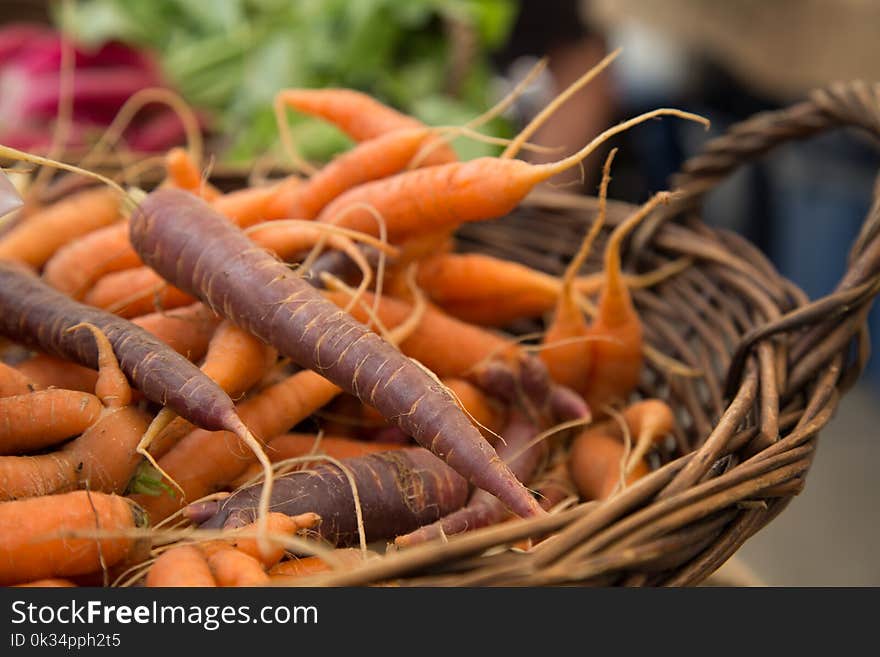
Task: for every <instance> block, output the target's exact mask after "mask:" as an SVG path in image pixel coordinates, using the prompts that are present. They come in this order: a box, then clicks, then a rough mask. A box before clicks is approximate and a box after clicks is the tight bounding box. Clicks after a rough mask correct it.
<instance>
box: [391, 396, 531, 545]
mask: <svg viewBox="0 0 880 657" xmlns="http://www.w3.org/2000/svg"><path fill="white" fill-rule="evenodd" d="M537 433H538V431H537V429H536V428H535V425H534V424H532V423H531V421H530V420H528V419H527V418H526V416H525V415H524V414H522V413H520V412H518V411H513V412H511V417H510V421H509V422H508V424H507V427H506V428H505V429H504V431H503V432H502V433H501V437H502V438H503V439H504V443H503V444H502V445H501V446H500V447H499V448H498V455H499V456H500V457H501V458H502V459H504V461H505V462H506V463H508V464H509V465H510V468H511V470H512V471H513V473H514V474H515V475H516V476H517V478H519V480H520V481H522V482H528V481H529V480H530V479H531V478H532V477H533V476H534V474H535V470H537V468H538V465H539V464H540V462H541V459H542V458H543V456H544V454H545V452H546V446H547V444H546V443H544V442H541V443H538V444H536V445H532V446H531V447H527V446H528V444H529V441H530V440H532V439H533V438H534V437H535V436H536V435H537ZM506 516H507V509H505V508H504V506H503V505H502V504H501V503H500V502H499V501H498V500H497V499H496V498H494V497H492V496H491V495H488V494H487V493H486V492H485V491H482V490H476V491H474V494H473V495H472V496H471V499H470V500H469V501H468V503H467V506H465V507H463V508H461V509H459V510H457V511H454V512H453V513H451V514H449V515H447V516H444V517H443V518H441V519H440V520H438V521H437V522H434V523H432V524H430V525H425V526H423V527H420V528H419V529H416V530H415V531H413V532H411V533H409V534H404V535H402V536H398V537H397V538H396V539H395V541H394V542H395V544H397V545H398V546H400V547H408V546H411V545H418V544H419V543H424V542H426V541H430V540H434V539H437V538H441V537H442V536H453V535H455V534H460V533H462V532H466V531H470V530H473V529H478V528H480V527H488V526H489V525H494V524H496V523H498V522H501V521H502V520H503V519H504V518H505V517H506Z"/></svg>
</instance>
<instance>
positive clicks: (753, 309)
mask: <svg viewBox="0 0 880 657" xmlns="http://www.w3.org/2000/svg"><path fill="white" fill-rule="evenodd" d="M844 126H855V127H859V128H862V129H864V130H867V131H868V132H869V133H870V134H871V135H873V136H875V137H876V136H880V85H873V86H871V85H867V84H864V83H852V84H841V85H837V86H833V87H831V88H828V89H825V90H821V91H817V92H815V93H813V94H812V95H811V96H810V98H809V100H807V101H805V102H803V103H800V104H798V105H795V106H793V107H791V108H789V109H786V110H782V111H778V112H771V113H765V114H760V115H758V116H755V117H753V118H752V119H750V120H747V121H745V122H743V123H740V124H738V125H735V126H733V127H732V128H731V129H730V131H729V132H728V133H727V134H726V135H725V136H722V137H720V138H718V139H715V140H714V141H712V142H710V143H709V144H708V145H707V147H706V148H705V150H704V152H703V153H702V154H700V155H698V156H697V157H695V158H693V159H692V160H690V161H689V162H687V163H686V165H685V167H684V170H683V173H681V174H680V175H679V176H678V177H677V179H676V180H675V183H676V186H677V188H678V190H679V191H680V192H681V194H680V195H679V196H678V197H677V200H676V201H675V202H674V203H673V204H671V205H670V206H667V207H666V208H663V209H662V210H661V211H658V212H656V213H655V214H654V215H653V216H651V217H649V218H648V220H647V222H646V223H645V224H643V226H642V227H641V229H640V230H639V231H638V232H637V233H636V234H635V235H634V236H633V237H632V239H631V240H630V243H629V246H628V253H627V256H628V262H629V263H630V266H631V267H633V268H636V269H637V268H638V267H640V266H642V267H655V266H657V265H660V264H663V263H664V262H669V261H671V260H673V259H675V258H679V257H681V256H682V255H688V256H691V257H692V258H693V264H692V265H691V266H690V267H688V269H687V270H685V271H684V272H683V273H681V274H679V275H677V276H675V277H674V278H671V279H669V280H667V281H666V282H664V283H662V284H661V285H659V286H657V287H655V288H653V289H651V290H650V291H639V292H637V293H636V294H635V299H636V304H637V306H638V309H639V312H640V314H641V316H642V318H643V321H644V323H645V325H646V334H647V337H648V340H649V342H650V343H651V344H652V345H653V346H654V347H656V348H658V349H660V350H662V351H663V352H665V353H667V354H669V355H671V356H674V357H675V358H677V359H678V360H680V361H683V362H684V363H686V364H688V365H689V366H691V367H693V368H696V369H699V370H701V371H702V373H703V374H702V376H700V377H684V376H681V375H680V374H675V373H671V372H670V371H669V370H668V369H667V368H663V367H655V366H649V367H647V368H646V372H645V376H644V378H643V382H642V387H641V392H642V393H644V394H646V395H648V394H650V395H651V396H660V397H663V398H665V399H667V400H668V401H669V402H670V403H671V404H672V405H673V407H674V408H675V409H676V412H677V415H678V419H679V430H678V431H677V433H676V436H675V438H676V444H677V455H676V457H675V458H674V460H671V461H669V462H667V463H665V464H664V465H662V466H661V467H659V468H658V469H656V470H655V471H653V472H652V473H651V474H650V475H648V476H647V477H645V478H643V479H641V480H639V481H638V482H637V483H635V484H634V485H632V486H630V487H628V488H626V489H624V490H623V491H621V492H619V493H618V494H616V495H614V496H613V497H611V498H610V499H608V500H606V501H604V502H601V503H595V502H594V503H587V504H581V505H578V506H576V507H574V508H570V509H568V510H565V511H561V512H559V513H555V514H552V515H550V516H548V517H544V518H539V519H534V520H516V521H511V522H508V523H503V524H501V525H497V526H494V527H489V528H486V529H483V530H478V531H474V532H471V533H468V534H464V535H461V536H458V537H453V538H451V539H450V540H449V541H448V542H446V543H440V544H429V545H423V546H419V547H415V548H411V549H407V550H403V551H400V552H392V553H389V554H387V555H386V556H384V557H383V558H381V559H377V560H374V561H371V562H367V563H366V564H364V565H363V566H361V567H359V568H358V569H356V570H352V571H348V572H345V573H338V574H337V573H333V574H330V575H326V576H322V577H319V578H316V579H312V580H310V583H315V584H322V585H360V584H376V583H388V582H393V583H395V584H400V585H417V586H418V585H438V586H474V585H515V586H544V585H570V584H580V585H693V584H697V583H699V582H701V581H702V580H704V579H705V578H706V577H708V576H709V575H710V574H711V573H712V572H713V571H715V570H716V569H717V568H718V567H719V566H720V565H721V564H723V563H724V562H725V561H726V560H727V559H728V558H729V557H730V556H731V555H732V554H733V553H734V552H735V551H736V550H737V548H739V546H740V545H742V544H743V543H744V542H745V541H746V540H747V539H748V538H749V537H750V536H752V535H753V534H754V533H755V532H757V531H758V530H759V529H761V528H762V527H763V526H764V525H766V524H767V523H768V522H770V521H771V520H772V519H773V518H775V517H776V516H777V515H778V514H779V513H780V512H781V511H782V510H783V509H785V507H786V506H787V504H788V503H789V501H790V500H791V498H792V497H793V496H794V495H796V494H798V493H799V492H800V491H801V489H802V488H803V486H804V482H805V478H806V474H807V471H808V470H809V467H810V464H811V462H812V459H813V455H814V453H815V449H816V440H817V434H818V432H819V430H820V429H821V428H822V427H823V426H824V425H825V424H826V423H827V422H828V421H829V420H830V418H831V416H832V415H833V413H834V411H835V409H836V408H837V404H838V402H839V401H840V397H841V395H842V394H843V393H844V392H845V391H846V390H847V389H848V388H849V387H850V386H851V385H852V384H853V383H854V382H855V380H856V378H857V377H858V375H859V373H860V371H861V369H862V367H863V365H864V363H865V360H866V358H867V329H866V324H865V317H866V314H867V311H868V309H869V307H870V304H871V301H872V299H873V296H874V295H875V294H876V293H877V292H878V290H880V187H878V188H877V189H876V190H875V192H878V194H877V199H876V200H875V203H874V205H873V206H872V208H871V211H870V213H869V215H868V217H867V218H866V220H865V223H864V227H863V229H862V231H861V234H860V235H859V237H858V239H857V241H856V243H855V245H854V246H853V248H852V252H851V254H850V257H849V268H848V271H847V273H846V275H845V276H844V277H843V279H842V280H841V282H840V284H839V285H838V287H837V289H836V291H835V292H834V293H832V294H831V295H829V296H827V297H825V298H823V299H820V300H818V301H815V302H812V303H810V302H809V301H808V300H807V298H806V297H805V295H804V293H803V292H801V291H800V290H799V289H798V288H797V287H796V286H795V285H794V284H792V283H791V282H789V281H787V280H785V279H784V278H782V277H781V276H780V275H779V274H778V273H777V272H776V271H775V270H774V269H773V267H772V266H771V265H770V263H769V262H768V261H767V260H766V259H765V258H764V257H763V256H762V255H761V254H760V253H759V252H758V251H757V249H756V248H755V247H754V246H752V245H751V244H749V243H748V242H747V241H745V240H744V239H742V238H740V237H738V236H737V235H735V234H732V233H729V232H726V231H722V230H715V229H711V228H709V227H707V226H705V225H704V224H702V223H701V222H700V220H699V218H698V216H697V212H698V209H699V204H700V201H701V199H702V197H703V195H704V194H705V193H706V192H708V191H709V190H711V189H712V188H713V187H715V186H716V185H717V184H718V183H719V182H720V181H722V180H723V179H724V178H725V177H726V176H727V175H728V174H729V173H730V172H731V171H733V170H734V169H736V168H737V167H738V166H739V165H741V164H743V163H745V162H747V161H749V160H750V159H752V158H755V157H756V156H759V155H761V154H763V153H764V152H766V151H768V150H769V149H771V148H772V147H774V146H776V145H777V144H780V143H783V142H785V141H788V140H792V139H800V138H806V137H810V136H812V135H815V134H817V133H820V132H824V131H827V130H831V129H834V128H838V127H844ZM595 208H596V201H595V199H590V198H583V197H574V196H570V195H563V194H549V195H548V194H546V193H544V194H540V195H535V196H533V197H532V198H531V199H530V201H529V203H527V204H526V205H525V206H524V207H523V209H522V210H521V211H518V212H517V213H516V215H514V216H511V217H508V218H506V219H504V220H502V221H499V222H488V223H485V224H476V225H472V226H468V227H467V228H465V229H463V230H462V231H461V232H460V234H459V238H460V240H461V241H462V246H463V248H465V249H467V248H472V249H480V250H484V251H492V252H495V253H498V254H501V255H503V256H505V257H507V258H514V259H518V260H520V261H524V262H527V263H528V264H531V265H532V266H537V267H540V268H542V269H544V270H546V271H550V272H558V271H559V270H560V269H561V268H562V266H563V264H564V262H565V261H566V260H567V259H568V257H570V256H571V253H572V248H573V245H575V246H576V245H577V244H578V243H579V241H580V237H581V236H582V234H583V229H584V223H585V221H587V220H590V219H592V217H594V216H595ZM631 211H632V208H631V207H630V206H627V205H625V204H621V203H611V204H609V217H608V219H609V224H611V225H614V224H616V223H618V222H619V221H620V220H621V219H622V218H623V217H625V216H626V215H627V214H629V213H630V212H631ZM594 266H595V263H594ZM548 534H554V536H553V538H552V539H551V540H546V541H544V542H542V543H540V544H538V545H537V546H536V547H535V548H533V549H532V550H530V551H527V552H526V551H522V550H517V549H510V546H511V545H512V544H513V543H515V542H517V541H519V540H520V539H523V538H527V537H540V536H546V535H548Z"/></svg>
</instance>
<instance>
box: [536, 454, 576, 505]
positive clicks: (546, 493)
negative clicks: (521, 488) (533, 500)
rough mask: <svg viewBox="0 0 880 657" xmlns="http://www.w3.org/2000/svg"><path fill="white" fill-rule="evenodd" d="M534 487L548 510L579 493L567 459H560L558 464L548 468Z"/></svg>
mask: <svg viewBox="0 0 880 657" xmlns="http://www.w3.org/2000/svg"><path fill="white" fill-rule="evenodd" d="M532 487H533V488H534V490H535V494H536V495H537V496H538V499H539V500H540V501H541V506H542V507H544V508H545V509H546V510H547V511H549V510H550V509H552V508H553V507H555V506H556V505H557V504H560V503H561V502H563V501H565V500H566V499H570V498H572V497H577V495H578V492H577V489H576V488H575V486H574V482H573V481H572V480H571V474H570V473H569V471H568V461H567V460H566V459H560V460H559V462H558V463H556V465H554V466H552V467H550V468H548V469H547V471H546V472H545V473H544V474H543V475H542V476H541V478H540V479H539V480H538V481H536V482H535V483H534V484H533V485H532Z"/></svg>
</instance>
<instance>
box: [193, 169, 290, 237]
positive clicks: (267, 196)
mask: <svg viewBox="0 0 880 657" xmlns="http://www.w3.org/2000/svg"><path fill="white" fill-rule="evenodd" d="M302 184H303V181H302V179H301V178H299V177H298V176H288V177H286V178H284V179H283V180H281V181H279V182H277V183H272V184H269V185H261V186H259V187H247V188H245V189H240V190H237V191H234V192H229V193H228V194H224V195H223V196H221V197H219V198H217V199H215V200H214V201H213V202H212V203H211V205H212V207H213V208H214V209H215V210H217V212H219V213H220V214H222V215H223V216H225V217H228V218H229V220H230V221H232V223H234V224H235V225H237V226H241V227H242V228H247V227H248V226H253V225H255V224H259V223H262V222H264V221H268V220H270V219H286V218H291V217H288V215H286V214H283V212H282V211H283V208H284V207H286V206H285V200H284V199H286V198H295V197H297V196H298V195H299V188H300V186H301V185H302ZM270 207H272V208H281V209H282V211H279V210H274V211H270Z"/></svg>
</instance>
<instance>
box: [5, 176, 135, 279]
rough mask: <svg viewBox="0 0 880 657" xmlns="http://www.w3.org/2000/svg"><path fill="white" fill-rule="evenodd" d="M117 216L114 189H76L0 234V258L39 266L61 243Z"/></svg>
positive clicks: (111, 220)
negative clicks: (77, 190) (78, 190)
mask: <svg viewBox="0 0 880 657" xmlns="http://www.w3.org/2000/svg"><path fill="white" fill-rule="evenodd" d="M118 218H119V196H118V194H117V192H116V191H114V190H112V189H109V188H106V187H96V188H94V189H87V190H85V191H82V192H78V193H76V194H73V195H72V196H69V197H67V198H65V199H63V200H61V201H58V202H57V203H55V204H53V205H50V206H48V207H46V208H43V209H42V210H40V211H39V212H36V213H34V214H33V215H31V216H30V217H28V218H27V220H26V221H23V222H21V223H19V224H18V225H16V226H15V227H14V228H13V229H12V230H10V231H9V232H7V233H6V234H5V235H3V236H2V237H0V260H17V261H19V262H24V263H27V264H29V265H31V266H32V267H36V268H39V267H42V266H43V265H44V264H45V263H46V261H47V260H49V258H51V257H52V255H53V254H54V253H55V251H57V250H58V248H60V247H61V246H63V245H64V244H67V243H68V242H69V241H71V240H72V239H74V238H76V237H78V236H80V235H85V234H86V233H90V232H91V231H93V230H95V229H96V228H101V227H102V226H106V225H108V224H111V223H113V222H115V221H116V220H117V219H118Z"/></svg>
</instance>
